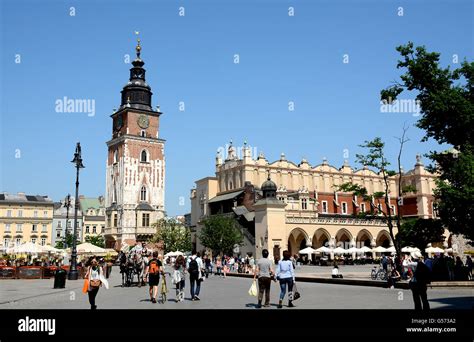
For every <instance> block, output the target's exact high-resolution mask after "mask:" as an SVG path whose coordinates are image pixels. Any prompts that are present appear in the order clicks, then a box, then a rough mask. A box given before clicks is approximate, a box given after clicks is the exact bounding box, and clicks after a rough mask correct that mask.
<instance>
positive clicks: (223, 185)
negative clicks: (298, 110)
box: [191, 144, 436, 257]
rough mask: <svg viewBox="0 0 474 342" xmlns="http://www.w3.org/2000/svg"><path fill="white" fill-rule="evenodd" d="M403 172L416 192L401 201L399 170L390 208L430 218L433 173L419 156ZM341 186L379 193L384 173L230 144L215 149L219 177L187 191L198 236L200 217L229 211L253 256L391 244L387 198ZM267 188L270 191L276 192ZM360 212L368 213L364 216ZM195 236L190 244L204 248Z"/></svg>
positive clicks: (392, 185)
mask: <svg viewBox="0 0 474 342" xmlns="http://www.w3.org/2000/svg"><path fill="white" fill-rule="evenodd" d="M401 177H402V179H401V184H402V187H405V186H406V185H411V186H413V187H415V188H416V192H411V193H407V194H404V195H403V197H402V198H401V199H398V198H397V197H398V180H399V175H395V176H392V177H389V189H390V194H391V198H390V206H391V211H392V213H395V214H397V212H396V211H397V201H398V202H399V204H400V206H399V207H400V210H401V212H400V214H401V215H402V216H403V217H420V218H432V217H435V215H436V211H435V210H434V196H433V190H434V189H435V179H436V175H434V174H431V173H430V172H428V171H427V170H426V169H425V167H424V165H423V162H422V161H421V157H420V156H417V158H416V164H415V166H414V168H413V169H412V170H410V171H408V172H403V173H402V176H401ZM267 182H271V183H273V184H275V186H276V189H275V191H274V195H275V196H274V198H271V199H269V198H265V197H264V191H263V185H264V184H267V185H268V184H269V183H267ZM344 183H352V184H359V185H361V186H364V187H365V188H366V189H367V190H368V193H369V195H370V194H374V193H375V192H383V191H384V180H383V177H382V175H381V174H377V173H375V172H374V171H372V170H369V169H368V168H367V167H364V168H362V169H360V170H355V169H353V168H352V167H351V166H350V165H349V164H348V163H347V161H346V162H345V163H344V165H343V166H342V167H340V168H339V169H338V168H336V167H334V166H331V165H330V164H329V163H328V162H327V160H323V162H322V164H320V165H315V166H312V165H310V164H309V163H308V161H307V160H305V159H303V160H302V161H301V162H300V163H298V164H296V163H294V162H291V161H288V160H287V159H286V157H285V155H284V154H282V155H281V156H280V159H279V160H277V161H274V162H269V161H268V160H267V159H266V158H265V156H264V155H263V154H262V153H261V154H260V155H259V156H258V157H257V158H256V159H254V158H252V156H251V149H250V147H248V146H246V145H245V146H244V148H243V153H242V157H240V158H239V157H238V156H237V153H236V149H235V148H234V147H233V146H232V144H231V145H230V147H229V149H228V151H227V155H226V157H225V159H224V158H223V156H222V155H220V154H218V155H217V157H216V177H207V178H204V179H201V180H198V181H196V187H195V189H193V190H191V207H192V208H191V227H192V228H193V231H195V232H196V233H198V232H199V230H200V228H201V222H202V219H203V218H205V217H207V216H209V215H216V214H224V215H229V216H232V217H234V218H235V219H236V221H237V222H238V226H239V227H240V229H241V230H242V232H243V233H244V236H245V241H244V246H242V247H241V253H247V252H251V253H253V255H257V256H260V255H261V250H262V249H263V248H266V249H268V250H269V252H270V256H271V257H273V256H274V255H275V256H277V255H278V256H280V257H281V255H282V252H283V250H285V249H288V250H289V251H290V252H291V253H292V254H295V253H297V252H298V251H299V250H300V249H303V248H305V247H307V246H310V247H313V248H319V247H321V246H323V245H329V246H331V247H334V246H342V247H344V248H349V247H352V246H356V247H362V246H368V247H375V246H384V247H389V246H391V245H393V242H392V240H391V239H390V235H389V232H388V228H387V225H386V223H384V222H383V220H382V215H383V214H382V211H385V212H386V211H387V208H386V206H385V203H383V202H384V201H381V202H379V201H378V200H376V199H375V198H373V197H372V199H371V200H369V201H364V200H363V199H362V198H357V196H354V195H353V194H352V193H346V192H342V191H337V187H338V186H339V185H342V184H344ZM268 193H270V194H273V190H272V191H270V192H268ZM361 213H366V215H365V216H364V217H362V215H359V214H361ZM395 232H396V231H395ZM196 233H195V234H194V235H193V239H194V242H195V243H196V247H197V248H198V249H202V248H203V246H202V245H200V243H199V239H198V237H197V235H198V234H196Z"/></svg>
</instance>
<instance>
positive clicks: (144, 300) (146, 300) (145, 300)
mask: <svg viewBox="0 0 474 342" xmlns="http://www.w3.org/2000/svg"><path fill="white" fill-rule="evenodd" d="M140 302H150V303H151V299H149V298H148V299H140Z"/></svg>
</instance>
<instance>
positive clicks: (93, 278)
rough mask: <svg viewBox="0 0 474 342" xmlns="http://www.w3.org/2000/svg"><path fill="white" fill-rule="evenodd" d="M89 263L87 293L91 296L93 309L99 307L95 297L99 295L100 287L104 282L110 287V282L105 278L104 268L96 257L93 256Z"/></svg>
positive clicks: (90, 300) (86, 277) (90, 301)
mask: <svg viewBox="0 0 474 342" xmlns="http://www.w3.org/2000/svg"><path fill="white" fill-rule="evenodd" d="M88 264H89V266H88V268H87V272H86V275H85V276H84V278H85V279H87V295H88V296H89V304H90V305H91V310H95V309H97V305H96V304H95V298H96V297H97V293H99V288H100V287H101V286H102V284H104V286H105V288H106V289H108V288H109V283H108V282H107V280H106V279H105V277H104V270H103V269H102V267H100V266H99V262H98V261H97V258H96V257H91V258H90V259H89V262H88Z"/></svg>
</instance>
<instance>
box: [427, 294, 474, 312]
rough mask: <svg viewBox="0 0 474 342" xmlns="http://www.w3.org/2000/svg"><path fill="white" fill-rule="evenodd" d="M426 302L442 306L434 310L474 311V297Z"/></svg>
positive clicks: (429, 299)
mask: <svg viewBox="0 0 474 342" xmlns="http://www.w3.org/2000/svg"><path fill="white" fill-rule="evenodd" d="M428 301H429V302H430V303H431V302H434V303H440V304H444V306H443V307H441V308H436V309H441V310H444V309H464V310H472V309H474V297H447V298H428Z"/></svg>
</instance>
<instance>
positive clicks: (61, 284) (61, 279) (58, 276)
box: [54, 269, 67, 289]
mask: <svg viewBox="0 0 474 342" xmlns="http://www.w3.org/2000/svg"><path fill="white" fill-rule="evenodd" d="M66 275H67V272H66V271H65V270H63V269H59V270H57V271H56V273H55V274H54V288H55V289H64V288H65V287H66Z"/></svg>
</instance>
